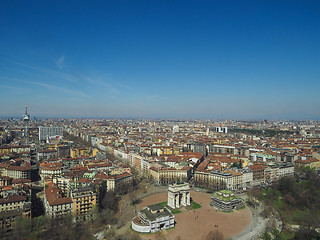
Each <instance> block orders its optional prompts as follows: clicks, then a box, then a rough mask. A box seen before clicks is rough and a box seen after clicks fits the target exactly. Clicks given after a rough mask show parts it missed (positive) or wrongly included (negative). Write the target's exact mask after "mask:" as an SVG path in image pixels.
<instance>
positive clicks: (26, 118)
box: [23, 104, 30, 143]
mask: <svg viewBox="0 0 320 240" xmlns="http://www.w3.org/2000/svg"><path fill="white" fill-rule="evenodd" d="M23 122H24V139H25V141H26V143H28V140H29V129H28V124H29V122H30V115H29V114H28V105H27V104H26V112H25V114H24V115H23Z"/></svg>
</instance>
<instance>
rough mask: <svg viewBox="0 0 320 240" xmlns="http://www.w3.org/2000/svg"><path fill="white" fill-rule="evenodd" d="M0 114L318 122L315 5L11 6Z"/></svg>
mask: <svg viewBox="0 0 320 240" xmlns="http://www.w3.org/2000/svg"><path fill="white" fill-rule="evenodd" d="M0 31H1V38H0V88H1V89H2V91H1V97H0V101H1V102H2V104H1V108H0V115H2V116H3V115H17V114H21V115H22V114H23V113H24V106H25V104H26V103H27V104H28V106H29V111H30V114H31V115H32V116H66V117H68V116H72V117H73V116H78V117H94V116H96V117H150V118H197V119H199V118H215V119H219V118H220V119H221V118H232V119H235V118H241V119H316V120H319V119H320V99H319V98H320V97H319V89H320V79H319V76H320V47H319V46H320V45H319V43H320V2H319V1H223V2H221V1H121V0H119V1H90V2H89V1H68V2H65V1H54V2H49V1H48V2H45V1H31V2H24V1H5V2H2V3H1V7H0Z"/></svg>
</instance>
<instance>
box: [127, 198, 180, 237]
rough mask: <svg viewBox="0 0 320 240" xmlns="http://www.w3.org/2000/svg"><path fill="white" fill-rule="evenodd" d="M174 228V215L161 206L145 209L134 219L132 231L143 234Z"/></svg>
mask: <svg viewBox="0 0 320 240" xmlns="http://www.w3.org/2000/svg"><path fill="white" fill-rule="evenodd" d="M173 227H174V215H173V214H172V213H171V211H170V210H169V209H167V208H165V207H162V206H161V205H159V204H154V205H150V206H148V207H145V208H143V209H142V210H141V211H140V212H139V213H138V216H137V217H135V218H133V219H132V229H133V230H134V231H137V232H141V233H154V232H158V231H161V230H163V229H169V228H173Z"/></svg>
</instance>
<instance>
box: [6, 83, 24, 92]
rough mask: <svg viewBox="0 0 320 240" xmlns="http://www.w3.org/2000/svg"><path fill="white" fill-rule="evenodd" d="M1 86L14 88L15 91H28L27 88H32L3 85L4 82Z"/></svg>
mask: <svg viewBox="0 0 320 240" xmlns="http://www.w3.org/2000/svg"><path fill="white" fill-rule="evenodd" d="M0 88H2V89H10V90H13V91H26V90H30V89H28V88H20V87H14V86H8V85H3V84H0Z"/></svg>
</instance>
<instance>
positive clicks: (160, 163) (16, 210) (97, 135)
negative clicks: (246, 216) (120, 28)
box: [0, 113, 320, 234]
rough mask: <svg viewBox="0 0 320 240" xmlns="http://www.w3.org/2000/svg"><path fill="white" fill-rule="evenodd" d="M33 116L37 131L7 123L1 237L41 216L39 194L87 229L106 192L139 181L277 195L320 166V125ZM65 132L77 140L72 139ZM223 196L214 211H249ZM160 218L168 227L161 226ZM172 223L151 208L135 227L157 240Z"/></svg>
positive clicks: (0, 161)
mask: <svg viewBox="0 0 320 240" xmlns="http://www.w3.org/2000/svg"><path fill="white" fill-rule="evenodd" d="M25 115H28V121H27V124H26V121H24V120H23V119H16V120H14V119H9V120H2V121H0V133H1V134H0V144H1V146H0V208H1V209H2V211H1V212H0V231H1V234H6V233H9V232H10V231H11V230H12V228H13V227H14V222H15V220H16V219H17V217H20V216H24V217H33V216H36V211H34V210H33V209H32V208H31V203H32V198H31V195H32V194H31V192H32V191H36V193H39V192H40V193H41V194H40V193H39V194H34V196H38V195H39V196H42V197H41V199H40V201H42V202H43V205H44V212H45V214H46V215H47V216H50V217H52V218H63V217H64V216H66V215H72V216H73V217H74V219H75V221H78V220H87V219H91V218H92V209H94V207H95V206H99V204H101V202H100V201H101V199H102V198H103V196H104V194H105V192H107V191H115V192H120V191H121V189H123V188H125V187H129V186H132V182H133V180H134V177H133V173H136V174H137V175H139V177H140V178H142V179H144V180H146V181H149V182H150V183H153V184H154V185H171V184H176V185H179V184H178V183H181V182H187V183H189V184H190V186H199V187H204V188H209V189H210V190H215V191H219V190H241V189H243V190H245V189H248V188H251V187H253V186H257V187H259V186H268V185H270V184H272V183H273V182H275V181H277V180H279V179H280V178H282V177H287V176H293V175H294V174H295V173H296V172H297V171H300V170H301V169H303V168H306V167H309V168H312V169H315V170H319V166H320V134H319V133H320V130H319V126H320V124H319V123H318V122H283V121H256V122H254V121H250V122H248V121H219V122H215V121H191V120H189V121H187V120H185V121H183V120H155V121H151V120H130V119H128V120H116V119H113V120H95V119H88V120H79V119H57V120H51V119H49V120H37V121H34V120H31V118H30V116H29V114H28V113H26V114H25ZM26 126H27V128H26ZM26 131H27V136H28V138H27V141H26V138H25V133H26ZM64 132H66V135H68V136H69V138H72V140H70V139H69V140H67V139H66V137H62V136H63V135H64V134H63V133H64ZM75 140H77V141H75ZM107 155H108V156H112V158H111V159H108V158H107ZM109 158H110V157H109ZM221 194H222V195H219V196H221V197H220V198H219V196H216V197H217V198H216V199H215V200H213V202H212V204H213V205H215V206H217V207H220V208H224V209H228V208H230V206H231V208H234V207H236V208H238V207H240V205H241V204H240V203H235V202H236V201H237V198H236V197H235V198H234V201H231V202H230V203H224V202H223V201H222V200H223V199H226V198H227V197H226V195H227V194H228V193H227V192H222V193H221ZM229 196H231V195H229ZM37 199H38V200H39V198H38V197H37ZM219 199H220V200H221V201H220V200H219ZM229 199H230V198H229ZM188 201H190V195H189V194H188V190H186V189H185V190H181V191H180V190H179V191H178V190H177V192H176V193H175V191H172V194H171V199H170V204H171V205H172V207H173V206H175V207H177V206H178V205H179V206H180V205H188V204H189V202H188ZM177 204H178V205H177ZM223 204H225V205H223ZM228 204H229V205H228ZM230 204H231V205H230ZM234 204H235V205H234ZM237 204H240V205H237ZM36 206H38V205H36ZM223 206H224V207H223ZM159 219H162V220H163V222H161V223H160V224H158V225H157V224H155V223H156V222H159V221H160V220H159ZM162 220H161V221H162ZM172 221H174V219H173V217H172V215H171V213H170V212H168V211H167V210H166V209H165V208H161V207H159V206H149V207H148V208H146V209H145V210H143V211H141V213H139V215H138V216H137V218H136V219H135V220H134V223H133V225H132V226H135V227H136V228H137V229H138V228H139V229H142V231H147V232H150V231H151V232H152V231H157V230H159V229H166V228H170V227H172Z"/></svg>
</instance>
